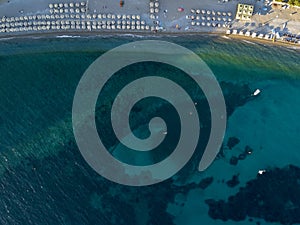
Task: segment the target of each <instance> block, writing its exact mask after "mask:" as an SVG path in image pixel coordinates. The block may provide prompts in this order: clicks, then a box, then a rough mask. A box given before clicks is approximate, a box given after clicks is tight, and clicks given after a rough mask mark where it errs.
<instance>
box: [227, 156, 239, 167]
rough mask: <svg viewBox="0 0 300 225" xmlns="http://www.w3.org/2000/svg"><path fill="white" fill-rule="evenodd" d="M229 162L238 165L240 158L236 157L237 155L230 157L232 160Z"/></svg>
mask: <svg viewBox="0 0 300 225" xmlns="http://www.w3.org/2000/svg"><path fill="white" fill-rule="evenodd" d="M229 163H230V164H231V165H234V166H235V165H237V164H238V158H237V157H236V156H232V157H231V158H230V161H229Z"/></svg>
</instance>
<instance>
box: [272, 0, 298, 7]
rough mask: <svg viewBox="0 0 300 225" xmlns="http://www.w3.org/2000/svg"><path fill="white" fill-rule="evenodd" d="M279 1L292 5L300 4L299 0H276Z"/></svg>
mask: <svg viewBox="0 0 300 225" xmlns="http://www.w3.org/2000/svg"><path fill="white" fill-rule="evenodd" d="M277 1H279V2H286V3H288V4H289V5H292V6H300V0H277Z"/></svg>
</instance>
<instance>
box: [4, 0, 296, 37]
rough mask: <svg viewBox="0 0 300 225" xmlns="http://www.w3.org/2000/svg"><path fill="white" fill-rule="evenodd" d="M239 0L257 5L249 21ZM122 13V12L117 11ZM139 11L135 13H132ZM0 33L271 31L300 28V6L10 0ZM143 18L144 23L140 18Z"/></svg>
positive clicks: (255, 0)
mask: <svg viewBox="0 0 300 225" xmlns="http://www.w3.org/2000/svg"><path fill="white" fill-rule="evenodd" d="M238 3H243V4H250V5H253V6H254V12H253V16H252V18H251V20H250V21H241V20H236V19H235V14H236V9H237V5H238ZM118 16H119V17H118ZM132 16H134V17H132ZM0 18H1V19H0V35H1V36H3V35H19V34H22V35H23V34H24V33H38V32H58V31H59V32H61V31H63V32H66V33H68V32H74V31H76V32H77V31H95V32H99V31H100V30H101V32H104V31H116V30H117V31H118V32H126V33H138V32H145V31H147V32H153V31H155V32H167V33H168V32H174V33H182V32H184V33H186V32H195V33H198V32H212V33H223V34H224V33H226V31H227V30H228V29H230V30H231V31H232V30H234V29H236V30H237V31H238V32H239V31H241V30H242V31H243V32H244V33H245V32H246V31H250V32H256V33H262V34H264V35H265V34H270V33H271V32H273V33H276V32H281V33H290V34H294V35H299V33H300V9H299V8H291V7H290V8H284V9H283V8H282V6H281V5H280V6H279V5H276V6H274V5H272V2H270V1H269V0H264V1H263V0H241V1H237V0H232V1H227V0H222V1H221V0H219V1H214V2H212V1H210V0H202V1H201V3H199V2H195V1H193V0H179V1H177V2H176V3H169V2H167V1H165V0H160V1H159V0H150V1H142V0H134V1H133V0H130V1H124V5H123V7H120V5H119V2H115V1H109V0H102V1H96V0H88V1H78V0H77V1H70V0H66V1H64V2H60V1H57V0H56V1H55V0H54V1H53V0H43V1H37V0H29V1H26V2H24V1H21V0H5V1H1V2H0ZM141 22H142V23H141Z"/></svg>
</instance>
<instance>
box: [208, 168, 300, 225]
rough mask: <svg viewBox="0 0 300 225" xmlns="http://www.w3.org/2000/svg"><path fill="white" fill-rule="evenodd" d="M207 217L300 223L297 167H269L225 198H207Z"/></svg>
mask: <svg viewBox="0 0 300 225" xmlns="http://www.w3.org/2000/svg"><path fill="white" fill-rule="evenodd" d="M205 202H206V203H207V204H208V205H209V216H210V217H211V218H213V219H221V220H223V221H227V220H234V221H241V220H245V218H246V217H247V216H248V217H255V218H261V219H264V220H265V221H267V222H277V223H281V224H296V223H300V217H299V214H300V168H299V167H296V166H293V165H289V166H288V167H285V168H282V169H280V168H275V169H272V170H268V171H266V172H265V173H263V174H262V175H259V176H257V177H256V179H253V180H250V181H249V182H247V184H246V186H245V187H243V188H240V190H239V192H238V193H237V194H236V195H233V196H230V197H229V198H228V201H227V202H226V201H224V200H213V199H209V200H206V201H205Z"/></svg>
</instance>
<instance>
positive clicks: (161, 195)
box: [0, 35, 300, 224]
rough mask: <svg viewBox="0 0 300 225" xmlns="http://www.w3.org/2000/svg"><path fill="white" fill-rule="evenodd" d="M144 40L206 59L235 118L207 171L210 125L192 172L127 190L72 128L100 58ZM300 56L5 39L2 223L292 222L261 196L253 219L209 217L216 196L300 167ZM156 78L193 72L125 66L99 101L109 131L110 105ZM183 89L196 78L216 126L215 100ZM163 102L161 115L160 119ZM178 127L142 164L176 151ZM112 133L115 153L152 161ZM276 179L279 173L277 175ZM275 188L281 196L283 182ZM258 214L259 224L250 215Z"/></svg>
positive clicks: (207, 44)
mask: <svg viewBox="0 0 300 225" xmlns="http://www.w3.org/2000/svg"><path fill="white" fill-rule="evenodd" d="M143 39H154V40H166V41H171V42H174V43H177V44H179V45H182V46H184V47H186V48H188V49H190V50H192V51H194V52H195V53H196V54H198V55H199V56H200V57H201V58H202V60H204V61H205V62H206V63H207V65H208V66H209V67H210V68H211V70H212V71H213V73H214V74H215V76H216V78H217V79H218V81H219V83H220V86H221V88H222V90H223V93H224V96H225V101H226V106H227V113H228V121H227V129H226V134H225V138H224V143H223V147H222V149H221V153H222V154H219V155H218V157H217V159H216V160H215V162H214V163H213V164H212V165H211V166H210V167H209V168H208V169H207V170H206V171H204V172H202V173H200V172H198V171H197V164H198V162H199V159H200V158H201V154H202V151H203V146H205V142H206V141H207V136H208V134H209V132H207V130H205V129H204V132H202V133H201V135H202V136H201V140H202V141H200V144H199V146H198V148H197V152H196V153H195V155H194V156H193V158H192V159H191V161H190V162H189V163H188V165H187V166H186V167H185V168H183V170H182V171H181V172H179V173H178V174H177V175H175V176H173V177H172V178H170V179H168V180H166V181H164V182H162V183H160V184H156V185H152V186H147V187H127V186H123V185H119V184H115V183H113V182H111V181H108V180H106V179H105V178H102V177H101V176H100V175H98V174H97V173H96V172H95V171H93V170H92V169H91V168H90V167H89V166H88V164H87V163H86V162H85V161H84V159H83V158H82V156H81V155H80V153H79V150H78V148H77V146H76V142H75V139H74V136H73V131H72V121H71V117H72V114H71V112H72V102H73V97H74V93H75V90H76V87H77V84H78V82H79V80H80V78H81V76H82V75H83V73H84V72H85V70H86V69H87V68H88V67H89V65H90V64H91V63H92V62H93V61H94V60H95V59H97V58H98V57H99V56H101V55H102V54H103V53H105V52H107V51H108V50H110V49H112V48H114V47H117V46H120V45H121V44H124V43H128V42H132V41H138V40H143ZM299 56H300V54H299V50H297V49H293V48H286V47H280V46H271V45H264V44H259V43H249V42H244V41H241V40H230V39H223V38H222V37H219V36H204V35H203V36H188V37H186V36H181V37H148V38H145V37H130V36H129V37H128V36H127V37H113V36H111V37H89V38H88V37H74V38H71V37H63V38H28V39H21V38H18V39H9V40H0V84H1V86H0V134H1V135H0V202H1V204H0V212H1V215H0V223H1V224H246V222H247V223H249V224H255V223H256V222H257V223H261V224H272V223H271V222H274V223H280V222H281V223H283V222H282V221H280V219H278V218H277V217H275V216H274V217H273V219H272V216H269V217H268V215H269V214H272V205H271V203H270V204H269V206H268V208H269V209H268V210H265V211H263V212H262V213H261V214H259V213H253V212H252V213H251V212H250V210H249V208H251V207H252V208H255V207H258V206H257V205H255V204H254V203H253V202H250V200H249V199H244V201H246V202H247V201H249V204H248V205H247V207H246V206H245V207H244V208H245V209H246V212H245V213H244V214H245V215H246V217H241V218H238V219H237V218H234V216H231V215H230V213H228V211H235V210H236V208H237V207H236V205H233V206H232V207H231V208H230V207H229V208H228V210H225V211H222V213H221V214H222V215H217V214H216V213H212V212H211V211H210V213H209V210H212V208H209V204H207V203H206V200H207V199H214V200H215V201H218V200H223V201H227V199H228V198H229V197H230V196H235V195H236V194H237V193H239V188H241V187H245V186H246V185H247V182H249V181H250V180H255V179H256V178H257V172H258V171H259V170H261V169H262V170H265V171H273V170H274V168H280V169H282V168H286V167H287V166H288V165H290V164H292V165H294V166H299V167H300V154H299V152H298V151H299V147H300V141H299V138H298V137H299V132H300V123H299V118H300V79H299V77H300V63H299ZM124 74H126V75H127V76H124ZM150 74H151V75H157V76H160V75H161V76H164V77H167V78H170V79H172V78H173V79H174V80H175V81H176V80H177V82H181V81H182V79H184V74H183V72H182V71H179V70H176V69H174V68H171V67H169V66H167V65H163V64H157V63H153V62H149V63H148V64H147V65H145V64H138V65H136V66H135V67H128V68H125V69H124V70H123V71H121V72H120V73H118V74H116V76H115V78H114V80H112V84H110V85H108V86H107V90H106V91H104V92H103V93H102V97H103V98H104V100H102V101H101V100H100V103H99V104H101V103H103V102H104V103H105V104H104V105H105V107H104V108H101V107H100V106H99V112H98V114H97V119H96V120H97V123H98V124H99V126H98V128H99V133H101V130H102V131H103V132H104V133H105V131H107V130H105V129H104V130H103V127H106V126H108V125H109V124H107V121H108V120H106V119H105V118H108V116H109V115H110V114H109V113H108V112H107V110H108V109H109V107H108V105H109V104H111V101H112V99H113V95H114V94H116V93H117V90H119V89H120V88H121V87H120V86H121V85H124V84H126V80H127V79H128V80H130V79H134V78H135V77H141V76H143V75H150ZM125 78H126V79H125ZM115 84H118V85H119V86H118V85H115ZM181 84H182V85H183V86H184V85H186V88H187V89H189V90H188V92H189V94H190V95H191V96H193V98H194V99H196V100H198V101H199V102H201V103H202V104H201V106H198V108H197V109H198V110H199V112H200V116H202V122H203V124H204V125H203V126H204V128H205V127H209V121H210V119H209V111H207V109H202V107H204V108H205V106H207V103H206V102H205V100H203V97H204V96H203V93H201V90H198V89H197V87H194V86H193V84H189V82H188V81H187V82H186V83H184V82H182V83H181ZM256 89H260V90H261V93H260V95H258V96H255V97H254V96H252V94H253V92H254V91H255V90H256ZM152 100H153V101H154V100H155V99H152ZM148 103H149V102H147V104H144V105H140V108H143V107H144V106H145V105H148ZM150 103H151V104H153V102H150ZM159 104H161V105H163V107H161V108H160V110H158V111H159V112H160V114H159V115H160V116H162V117H165V119H168V118H171V119H170V121H169V122H171V124H170V126H173V127H172V130H174V131H177V130H179V129H180V126H179V124H178V123H177V122H174V123H172V120H176V119H178V117H176V113H175V114H174V113H170V112H172V111H174V110H173V109H172V108H170V107H168V106H165V105H164V104H163V102H160V103H159ZM159 104H158V105H159ZM106 106H107V107H106ZM158 108H159V107H158ZM155 109H156V108H155V107H153V108H150V109H149V110H150V111H151V110H153V113H154V114H155V112H156V111H155ZM139 112H140V109H137V110H136V111H135V112H134V114H135V115H136V117H135V118H136V121H134V120H133V122H132V123H133V125H134V124H135V125H137V124H139V122H140V121H144V122H145V120H147V118H145V117H143V116H144V115H143V116H142V117H139V116H138V115H140V113H139ZM101 113H102V114H101ZM152 115H153V114H152V113H150V115H149V116H152ZM170 115H173V116H170ZM142 130H143V131H141V132H140V134H137V135H140V136H141V137H142V136H143V135H147V129H144V128H143V129H142ZM145 130H146V131H145ZM139 131H140V130H139V129H137V130H136V132H137V133H138V132H139ZM143 132H146V134H145V133H143ZM173 133H174V134H173V135H174V137H171V138H170V139H169V141H171V142H169V143H164V145H163V149H164V151H160V152H157V153H156V155H155V156H154V157H153V156H152V158H150V159H149V155H148V156H146V157H144V158H143V159H142V163H144V164H149V163H151V162H153V161H159V160H161V159H163V158H164V157H166V156H167V154H170V152H171V151H172V148H173V147H174V145H176V143H177V142H176V140H175V139H176V137H178V135H179V134H178V132H177V133H176V132H173ZM100 136H101V135H100ZM232 137H235V138H237V139H238V140H239V143H238V144H237V145H236V146H234V147H233V148H232V149H229V148H228V147H227V143H228V140H229V138H232ZM172 138H174V140H173V139H172ZM105 140H106V142H107V145H108V146H109V147H111V149H112V150H111V153H112V154H113V155H114V156H115V157H119V158H120V159H122V158H123V160H124V161H126V162H128V163H136V161H138V160H141V158H140V157H136V158H134V156H132V157H131V156H130V157H127V156H128V154H127V153H126V151H124V149H123V150H120V148H119V145H118V142H117V140H116V138H115V137H114V136H113V134H111V130H108V131H107V133H106V139H105ZM246 146H249V147H250V148H251V149H252V150H253V152H252V151H251V154H249V155H247V156H246V157H245V158H244V157H242V156H240V154H242V153H244V149H245V147H246ZM125 150H128V149H125ZM128 151H129V153H130V150H128ZM130 154H131V155H132V153H130ZM233 156H235V157H237V158H238V157H240V159H239V160H238V161H237V163H236V164H235V163H232V162H233V160H232V157H233ZM243 156H244V155H243ZM126 157H127V158H126ZM143 160H144V161H143ZM236 174H238V178H239V183H238V184H237V185H235V186H233V187H230V186H228V184H227V181H228V180H230V179H231V178H232V176H234V175H236ZM278 179H283V178H282V177H281V178H278ZM294 179H295V180H297V179H298V178H297V177H296V178H295V177H294ZM262 182H263V181H262ZM265 182H270V180H268V179H265ZM274 182H277V181H274ZM266 186H267V185H266ZM263 191H265V192H267V191H269V189H266V190H264V189H262V192H263ZM272 191H273V192H272V193H275V194H276V193H277V194H279V193H281V192H282V189H279V188H278V189H275V190H272ZM294 195H295V196H294V198H293V197H291V198H292V200H293V199H294V201H291V202H292V203H289V204H290V205H291V206H290V207H291V208H293V207H294V209H293V210H297V209H299V204H300V203H299V202H297V201H299V200H298V199H300V197H299V196H300V195H299V194H298V193H294ZM297 196H298V197H299V198H298V199H297ZM282 199H283V198H282ZM287 200H290V199H285V200H281V199H280V200H279V201H282V202H281V203H282V205H284V204H288V203H287V202H285V201H287ZM251 204H252V205H251ZM210 206H211V205H210ZM226 207H228V206H226ZM241 208H243V207H241ZM247 210H248V211H249V213H248V212H247ZM287 210H288V209H287ZM268 212H269V214H268ZM295 212H296V211H295ZM249 218H252V219H250V221H249ZM291 220H292V221H293V222H295V221H296V220H295V219H293V218H292V219H291ZM266 221H267V222H266ZM298 222H299V221H298Z"/></svg>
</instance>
